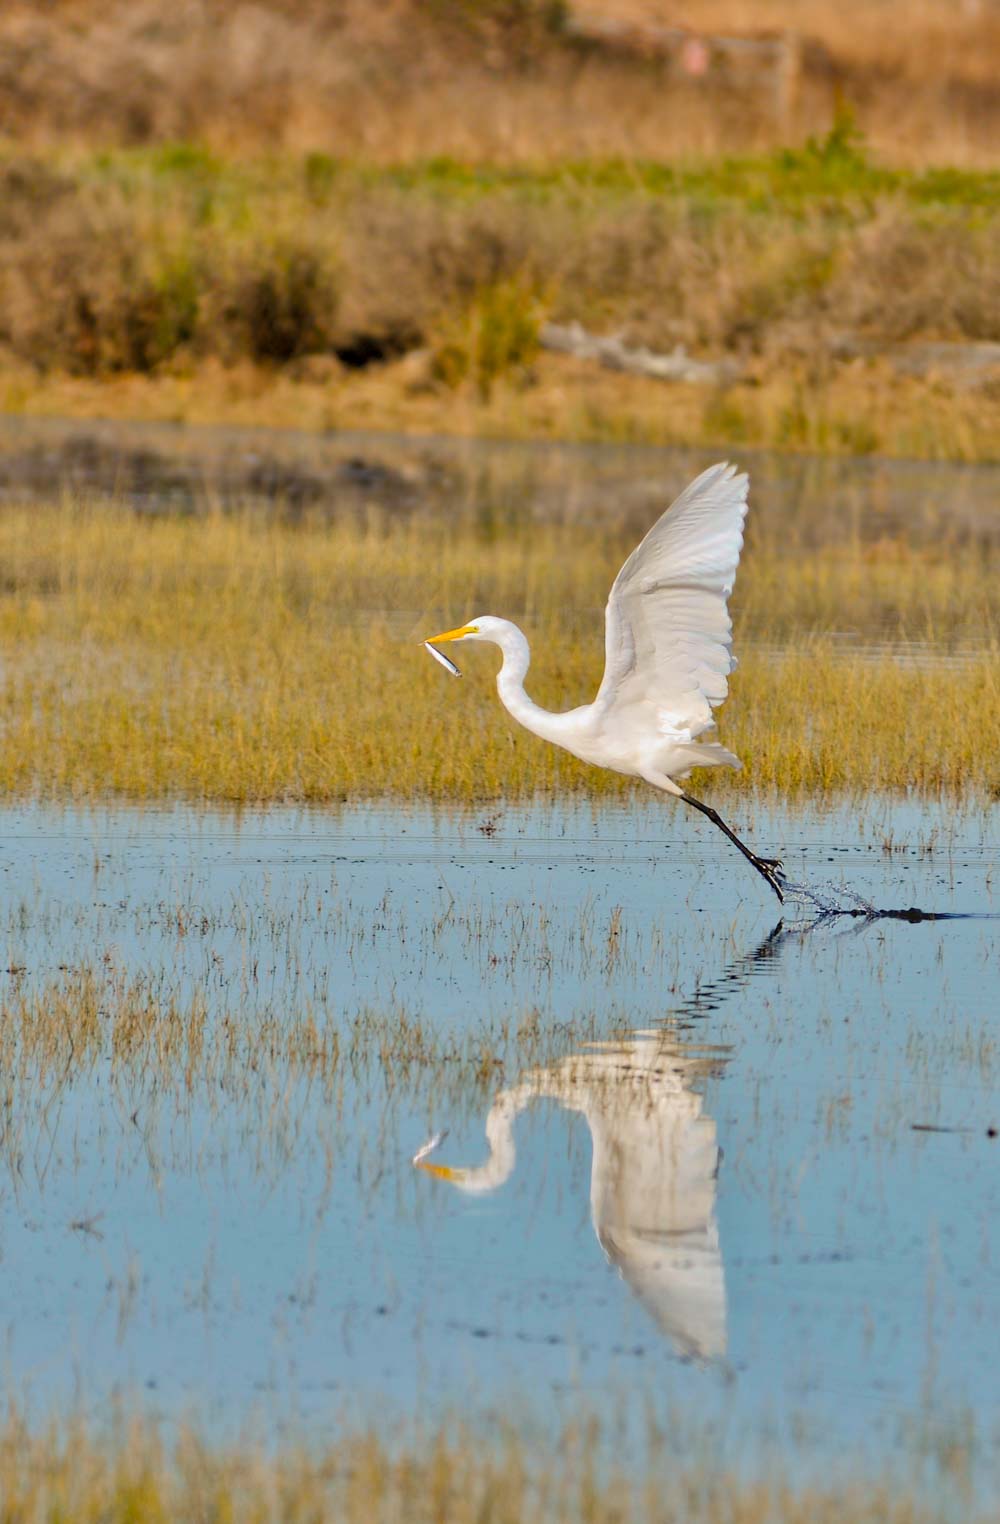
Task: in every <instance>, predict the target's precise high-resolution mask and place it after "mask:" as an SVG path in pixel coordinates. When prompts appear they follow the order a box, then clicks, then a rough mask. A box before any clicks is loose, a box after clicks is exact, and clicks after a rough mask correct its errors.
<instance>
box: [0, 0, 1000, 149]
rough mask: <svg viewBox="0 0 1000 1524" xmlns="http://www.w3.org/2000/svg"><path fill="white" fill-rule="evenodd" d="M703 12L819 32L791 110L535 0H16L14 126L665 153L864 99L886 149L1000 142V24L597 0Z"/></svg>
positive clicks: (8, 10)
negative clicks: (681, 75)
mask: <svg viewBox="0 0 1000 1524" xmlns="http://www.w3.org/2000/svg"><path fill="white" fill-rule="evenodd" d="M588 8H589V9H592V10H597V11H599V12H602V13H605V14H608V15H610V16H612V17H615V16H618V17H623V18H624V17H627V16H629V15H633V16H638V17H640V18H641V19H647V20H653V21H657V22H665V23H667V24H668V25H672V26H677V25H689V26H692V27H694V28H696V29H703V30H706V31H720V32H736V33H737V34H750V35H754V34H758V33H761V32H767V31H774V30H783V29H785V28H788V27H791V28H794V29H795V30H796V32H798V33H799V34H800V35H801V36H802V37H803V38H804V39H805V48H804V54H803V58H804V71H803V78H802V87H801V91H800V95H799V100H798V104H797V107H796V109H795V113H794V119H793V120H792V122H790V123H789V122H787V121H784V120H776V119H775V117H774V114H773V112H772V111H771V109H770V103H769V95H768V92H767V90H766V89H765V90H764V91H763V92H761V91H759V90H757V89H756V88H755V87H754V86H753V84H752V82H751V85H750V87H749V88H748V89H747V90H741V89H738V88H737V89H735V90H734V87H733V81H732V80H731V79H725V80H722V81H720V83H719V84H718V85H714V86H713V83H712V80H711V78H710V79H709V80H708V81H707V83H706V84H699V85H697V86H692V85H691V84H685V83H684V82H683V81H681V80H679V79H678V78H677V76H676V74H671V73H665V72H664V70H662V69H661V68H660V67H658V66H656V65H655V64H654V63H652V62H651V61H650V60H649V58H648V57H642V56H638V57H629V56H609V54H608V53H607V51H601V50H593V49H590V50H583V51H581V50H580V49H579V48H578V47H576V46H573V45H570V44H568V43H567V42H566V40H565V39H564V38H563V37H562V36H561V35H560V33H559V28H558V25H556V26H554V27H553V26H551V25H547V24H546V17H548V16H554V17H555V18H556V19H558V16H559V9H558V8H553V7H547V6H545V5H544V4H542V3H541V0H540V3H539V4H537V5H533V4H531V3H530V0H529V3H519V0H435V3H434V4H420V3H418V0H394V3H392V4H387V5H385V4H384V5H377V6H376V5H371V4H365V3H363V0H340V3H339V4H322V3H319V0H310V3H306V4H299V5H292V4H289V3H287V0H263V3H255V4H249V3H245V0H227V3H224V4H218V3H211V0H186V3H184V4H167V3H166V0H140V3H136V0H59V3H54V4H53V3H50V4H47V5H46V6H44V7H40V6H37V5H35V4H32V3H30V0H8V4H7V5H5V6H4V8H3V14H2V17H0V60H2V62H0V132H4V133H6V134H7V135H9V136H16V137H19V138H22V139H26V138H27V139H31V140H33V141H35V142H51V141H53V140H54V139H57V138H62V139H65V138H66V137H72V138H74V139H76V140H77V141H87V142H95V141H100V142H123V141H124V142H133V143H134V142H149V141H153V140H161V141H162V140H164V139H171V138H186V137H191V136H197V137H199V138H202V139H204V140H206V141H210V142H212V143H214V144H216V145H224V146H226V147H228V148H232V147H234V146H239V147H240V148H245V147H247V146H258V147H260V146H273V145H277V144H281V145H284V146H286V147H291V148H295V149H303V148H306V149H308V148H321V149H323V150H325V151H332V152H334V153H337V154H358V153H360V154H363V155H365V156H367V157H374V158H380V159H383V160H385V159H392V160H394V161H397V160H399V159H400V158H406V157H413V156H426V155H429V154H439V153H452V154H458V155H460V156H466V157H473V158H488V159H497V158H500V159H506V160H508V161H509V160H514V159H520V160H524V159H532V160H537V159H538V158H540V157H549V158H552V157H562V156H566V155H572V156H581V155H594V154H599V155H607V154H625V155H633V154H639V155H649V156H662V155H663V154H664V153H674V152H678V151H685V152H690V151H692V150H696V151H706V150H707V151H712V150H716V149H719V148H732V147H735V146H738V147H739V148H741V149H743V148H745V147H746V146H747V145H748V144H750V143H756V144H765V143H774V142H776V141H779V140H785V139H787V137H788V135H789V133H791V135H792V136H793V137H798V136H800V135H802V134H804V133H806V132H817V131H818V132H822V131H824V130H825V129H826V127H827V126H828V125H829V122H830V120H831V117H832V114H833V110H834V106H835V102H836V99H837V98H838V96H845V95H846V96H847V97H848V98H850V99H852V100H853V101H854V102H855V103H856V104H857V106H858V109H859V111H860V113H861V117H862V122H863V125H864V126H865V129H866V130H867V131H868V132H869V134H870V136H871V138H872V141H873V142H874V143H875V144H876V145H877V147H878V148H879V150H880V151H883V152H887V153H890V154H891V155H893V156H894V157H897V158H899V157H905V158H906V159H908V160H909V161H910V162H916V163H926V162H928V161H934V162H943V161H950V162H986V161H995V149H996V142H997V127H998V121H1000V101H998V92H997V89H996V80H997V60H998V56H1000V22H998V20H997V16H996V11H995V8H994V7H992V6H991V5H988V4H984V5H982V6H980V7H975V6H958V5H951V4H948V3H947V0H937V3H934V0H922V3H920V4H918V5H915V6H910V5H906V6H905V7H904V6H903V5H902V4H901V3H896V4H890V3H887V0H882V3H877V4H869V5H866V4H863V3H862V0H850V3H849V4H847V5H843V6H836V5H833V4H831V3H830V0H804V3H795V0H759V3H757V0H755V3H752V4H751V3H748V0H710V3H707V4H698V5H694V4H691V3H688V4H677V3H669V4H668V0H597V3H595V4H593V5H591V6H590V7H588Z"/></svg>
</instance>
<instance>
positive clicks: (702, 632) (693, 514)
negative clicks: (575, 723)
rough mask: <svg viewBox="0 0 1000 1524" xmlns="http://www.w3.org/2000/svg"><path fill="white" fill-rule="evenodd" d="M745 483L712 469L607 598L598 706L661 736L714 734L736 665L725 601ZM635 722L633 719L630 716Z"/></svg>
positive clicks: (673, 508)
mask: <svg viewBox="0 0 1000 1524" xmlns="http://www.w3.org/2000/svg"><path fill="white" fill-rule="evenodd" d="M748 487H749V482H748V479H747V477H746V476H745V475H743V474H737V471H736V467H735V466H730V465H726V464H722V465H718V466H710V467H709V469H708V470H707V471H703V472H702V474H701V475H700V476H699V477H697V478H696V479H695V481H693V482H692V483H691V485H690V486H689V487H687V488H685V490H684V491H683V492H682V493H681V495H680V497H679V498H677V500H676V501H675V502H673V503H671V505H670V507H669V508H668V509H667V511H666V512H665V513H664V514H663V516H662V518H660V519H658V520H657V522H656V523H655V524H654V525H653V527H652V529H651V530H650V531H649V533H648V534H647V535H646V537H645V539H644V540H643V541H642V543H641V544H640V545H638V546H637V547H636V548H635V550H634V551H633V552H632V554H631V555H630V556H629V558H628V560H627V561H626V562H625V565H624V566H623V567H622V569H621V571H620V572H619V573H618V575H617V577H616V578H615V581H614V586H613V587H612V589H611V592H610V594H609V596H608V606H607V610H606V612H605V637H604V643H605V667H604V678H603V680H602V682H601V686H600V689H599V690H598V694H597V700H596V704H595V707H596V708H598V709H600V710H602V711H603V714H604V716H605V718H607V717H608V716H609V715H610V714H611V713H612V712H614V714H615V716H616V718H619V717H620V719H621V720H622V721H624V720H625V719H626V711H628V710H632V709H634V708H635V707H636V706H638V707H639V709H640V710H641V711H642V723H643V724H644V727H645V726H649V725H651V724H652V725H655V727H656V729H657V730H659V731H660V732H661V733H662V734H663V735H664V736H667V735H672V734H678V735H682V734H685V733H686V736H687V738H693V737H696V736H698V735H700V734H701V733H702V731H704V730H706V729H708V728H709V727H710V726H711V725H712V710H713V708H714V707H715V705H716V704H721V703H722V700H723V699H724V698H725V697H726V694H727V692H728V691H729V690H728V683H727V681H726V679H727V678H728V676H729V673H730V672H731V671H732V670H733V667H734V666H735V665H736V663H735V660H734V658H733V656H732V632H733V627H732V622H731V620H730V618H729V610H728V608H727V607H726V600H727V599H728V597H729V595H730V593H731V592H732V590H733V582H734V580H735V577H736V566H737V563H738V562H739V558H740V551H741V550H742V548H743V521H744V519H745V518H746V512H747V491H748ZM635 718H636V719H637V720H639V718H640V716H639V714H636V715H635Z"/></svg>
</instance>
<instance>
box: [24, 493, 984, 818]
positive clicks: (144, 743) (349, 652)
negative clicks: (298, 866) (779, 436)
mask: <svg viewBox="0 0 1000 1524" xmlns="http://www.w3.org/2000/svg"><path fill="white" fill-rule="evenodd" d="M629 548H630V542H626V541H625V540H624V539H623V538H622V536H621V535H620V534H618V533H616V532H615V531H614V530H613V529H608V530H607V531H606V532H597V531H593V530H588V529H581V528H580V527H578V526H577V527H568V528H562V529H560V528H557V527H541V528H531V529H512V530H510V531H509V532H507V531H504V532H503V533H502V534H501V535H500V536H499V537H497V538H491V537H490V536H488V535H485V534H483V533H481V532H477V531H475V530H474V529H472V528H469V527H466V526H464V525H463V524H461V523H450V524H449V523H439V524H437V525H429V524H427V523H423V522H420V523H418V522H412V523H405V522H388V521H385V522H383V521H378V522H375V521H373V522H371V523H369V524H367V525H366V524H357V523H354V524H350V523H338V524H335V525H332V526H331V525H325V524H323V523H321V522H319V521H318V520H317V521H311V520H308V519H307V520H305V521H304V522H302V523H300V524H298V525H290V524H288V523H286V522H282V521H280V520H279V519H277V518H275V517H274V516H268V515H265V514H263V513H257V512H254V511H250V510H247V511H246V512H240V513H234V514H232V515H223V514H221V513H211V512H210V513H208V514H206V515H205V516H202V517H190V518H186V519H182V518H169V517H163V518H155V517H148V516H138V515H135V514H133V513H131V512H130V511H127V510H126V509H124V508H115V507H109V506H107V505H101V506H98V505H90V506H88V505H86V504H81V503H74V502H71V501H64V502H62V503H40V504H38V505H36V506H33V507H30V508H8V509H6V510H5V511H4V513H3V515H2V517H0V565H2V567H3V597H2V600H0V643H2V644H0V651H2V659H3V669H4V676H5V683H4V690H3V697H2V710H0V720H2V726H3V737H4V745H3V752H2V760H0V783H2V786H3V788H4V790H5V792H6V793H7V795H8V796H21V797H34V796H37V797H49V798H56V797H73V798H85V797H120V798H127V799H154V798H189V799H195V800H206V801H208V800H214V801H229V802H233V803H241V802H249V801H262V802H264V801H314V802H317V803H323V802H333V801H342V800H346V799H361V798H373V797H382V796H392V797H396V798H409V799H418V798H427V799H451V800H456V801H462V800H480V799H486V798H491V797H496V796H498V795H505V796H507V797H524V796H527V795H531V794H535V793H543V794H544V793H545V792H547V791H566V790H570V791H579V792H590V793H595V794H598V793H607V792H610V791H621V790H622V789H626V790H627V789H628V788H629V787H630V785H629V784H628V782H627V781H626V780H623V779H617V778H615V777H614V776H613V775H611V774H607V773H602V772H598V771H596V770H593V769H588V768H586V767H584V766H583V765H582V764H578V763H576V762H575V761H574V759H573V758H571V757H568V756H563V755H561V754H560V753H558V752H557V751H555V750H554V749H553V748H550V747H546V746H545V745H543V743H541V742H539V741H537V740H535V739H534V738H533V737H531V736H528V735H526V734H524V733H521V732H519V731H517V730H515V728H514V727H513V725H512V724H511V723H510V722H508V720H507V718H506V716H505V715H504V714H503V712H502V710H501V709H500V706H499V703H498V701H497V697H496V693H495V690H494V687H493V683H492V681H491V673H492V667H493V658H492V656H491V655H489V654H485V653H483V652H481V651H479V650H474V651H472V652H470V653H466V652H465V651H463V652H462V653H461V654H462V656H463V665H464V667H465V672H466V676H465V679H464V681H463V682H462V683H460V684H457V683H454V682H453V681H452V680H450V679H448V678H447V677H446V676H445V675H444V674H443V673H442V672H441V671H440V669H439V668H438V667H437V666H435V665H434V663H432V662H431V661H430V660H429V658H428V657H427V655H426V653H425V652H423V651H422V650H421V649H420V647H419V644H418V642H419V640H420V639H421V638H423V637H424V636H426V635H428V634H432V633H434V632H435V631H436V630H438V629H441V628H446V627H450V626H451V625H453V624H454V623H455V621H456V620H457V619H462V618H467V617H470V616H471V615H473V614H475V613H483V612H486V611H495V612H497V613H503V614H505V615H508V616H509V617H512V618H514V619H517V620H519V621H521V622H523V624H524V627H525V629H526V631H527V633H528V634H529V637H530V638H531V640H532V645H533V650H534V664H533V668H532V672H531V674H530V678H529V683H528V686H529V689H530V690H531V691H532V692H533V694H534V696H536V697H537V699H538V700H539V702H541V703H544V704H547V705H550V706H553V707H569V706H570V705H572V704H575V703H579V702H582V701H583V700H585V699H586V698H587V697H588V696H590V694H592V692H593V691H594V689H595V688H596V684H597V682H598V680H599V676H600V670H601V665H602V661H603V630H602V622H601V616H602V607H603V600H604V597H605V595H606V590H607V588H608V586H609V585H610V582H611V579H612V577H613V575H614V571H615V569H616V568H617V566H618V565H619V564H620V562H621V560H622V559H623V557H624V555H625V553H626V552H627V551H628V549H629ZM996 586H997V580H996V560H995V553H994V552H991V551H988V550H981V549H979V548H977V547H975V546H964V547H963V546H961V545H952V546H945V547H939V548H938V549H932V550H926V549H914V548H908V547H907V546H906V545H905V544H903V543H901V542H900V543H895V542H893V543H890V544H880V545H876V546H868V547H865V546H862V545H860V544H851V543H848V544H846V545H843V546H837V547H827V548H825V549H822V550H811V549H808V548H805V547H800V548H796V546H795V545H794V544H790V543H787V542H785V543H779V542H778V541H777V539H775V541H774V542H773V543H767V542H766V541H764V540H762V539H761V538H759V537H756V536H755V537H753V538H752V540H751V543H750V545H749V547H748V550H747V552H746V554H745V558H744V566H743V568H742V570H741V573H740V578H739V581H738V585H737V592H736V597H735V600H734V612H735V615H736V640H737V651H738V653H739V654H740V657H741V665H740V668H739V670H738V672H737V673H736V674H735V676H734V679H733V682H732V687H731V694H730V698H729V701H728V703H727V705H726V706H725V708H724V709H723V710H722V712H721V716H720V721H721V725H720V728H721V733H722V736H723V738H724V740H725V742H726V744H727V745H729V746H730V747H732V748H733V749H735V750H736V751H737V753H739V754H742V756H743V758H744V761H745V764H746V770H745V771H744V772H743V773H742V774H738V775H729V774H726V775H725V776H724V777H722V776H719V775H713V776H712V777H711V787H712V788H713V789H716V790H718V789H737V790H740V789H742V790H746V789H748V788H749V789H757V790H763V791H765V792H766V791H769V790H772V789H775V790H782V791H792V792H795V791H810V790H828V789H829V790H860V791H870V790H872V789H917V790H923V791H927V792H935V791H940V790H946V791H949V792H952V793H955V794H961V793H972V794H979V795H981V796H982V795H988V794H990V793H992V792H993V791H994V790H996V788H997V787H998V784H1000V776H998V773H997V763H996V758H997V756H998V755H1000V676H998V673H1000V668H998V663H997V656H998V621H997V604H996ZM839 633H847V634H848V635H850V636H852V637H854V638H856V639H859V640H861V641H862V642H869V643H870V646H869V648H864V649H860V650H854V651H853V654H852V648H851V646H850V645H849V644H848V645H846V646H845V645H844V644H843V643H842V642H841V641H839V640H838V639H837V636H838V634H839ZM899 641H906V642H916V643H923V644H922V645H920V646H919V649H918V657H919V659H918V660H916V661H909V662H907V661H902V660H901V659H900V657H899V655H898V653H897V652H895V651H894V649H893V648H892V646H891V645H890V646H889V647H886V646H885V645H884V644H883V643H885V642H899ZM939 657H948V658H949V661H948V662H947V663H944V662H941V661H939V660H937V659H936V658H939ZM707 781H708V780H707V777H706V778H705V779H703V780H702V786H704V785H705V784H707Z"/></svg>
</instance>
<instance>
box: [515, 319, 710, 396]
mask: <svg viewBox="0 0 1000 1524" xmlns="http://www.w3.org/2000/svg"><path fill="white" fill-rule="evenodd" d="M538 337H539V342H540V343H541V346H542V348H543V349H552V350H555V351H556V352H557V353H558V354H564V355H573V356H575V358H576V359H578V360H596V361H597V363H598V364H599V365H606V366H607V368H608V369H609V370H623V371H628V372H630V373H631V374H632V375H635V376H652V377H653V379H654V380H656V381H688V382H694V383H695V385H699V386H726V385H729V384H730V383H732V382H733V381H738V380H739V377H740V367H739V366H738V365H737V364H736V362H735V361H734V360H694V359H692V357H691V356H690V355H689V354H688V353H687V351H686V350H685V349H684V348H683V346H682V345H678V346H677V348H676V349H674V351H673V352H672V353H671V354H669V355H660V354H656V353H655V352H654V351H653V350H652V349H646V348H645V347H639V348H637V349H630V348H629V347H628V346H627V345H625V344H624V343H623V342H622V340H621V339H620V338H619V337H618V336H617V335H614V336H612V337H609V338H601V337H599V336H598V335H597V334H593V333H588V332H587V330H586V329H585V328H584V327H582V326H581V324H580V323H568V324H566V325H565V326H564V325H562V324H560V323H543V324H542V327H541V330H540V332H539V335H538Z"/></svg>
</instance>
